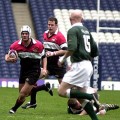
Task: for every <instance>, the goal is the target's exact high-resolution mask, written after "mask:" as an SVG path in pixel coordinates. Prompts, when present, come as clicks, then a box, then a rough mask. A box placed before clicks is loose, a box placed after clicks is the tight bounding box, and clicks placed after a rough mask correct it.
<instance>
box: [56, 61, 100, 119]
mask: <svg viewBox="0 0 120 120" xmlns="http://www.w3.org/2000/svg"><path fill="white" fill-rule="evenodd" d="M92 71H93V69H92V65H91V63H90V62H89V61H85V62H80V63H74V64H72V67H71V69H70V70H69V71H68V72H67V73H66V74H65V76H64V78H63V81H62V83H61V84H60V87H59V89H58V93H59V95H60V96H62V97H70V98H78V99H88V100H94V101H95V103H96V99H95V97H94V95H93V94H88V93H85V92H83V91H82V92H81V91H80V90H78V89H71V88H72V87H74V86H78V87H80V88H81V89H83V88H84V87H85V86H89V84H88V83H89V82H90V77H91V75H92ZM71 85H74V86H71ZM96 104H97V103H96ZM82 107H83V108H85V110H86V109H87V110H86V112H87V113H88V114H89V116H90V117H91V118H92V120H98V118H97V116H96V113H95V112H94V110H93V106H92V105H91V104H90V102H86V101H85V100H84V101H83V102H82ZM88 107H89V108H88ZM97 107H98V108H99V105H98V106H97Z"/></svg>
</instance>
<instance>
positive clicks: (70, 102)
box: [67, 98, 81, 109]
mask: <svg viewBox="0 0 120 120" xmlns="http://www.w3.org/2000/svg"><path fill="white" fill-rule="evenodd" d="M67 104H68V106H69V107H71V108H73V109H80V108H81V104H80V102H79V101H78V100H77V99H76V98H70V99H69V100H68V103H67Z"/></svg>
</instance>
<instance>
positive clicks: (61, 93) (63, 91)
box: [58, 89, 66, 97]
mask: <svg viewBox="0 0 120 120" xmlns="http://www.w3.org/2000/svg"><path fill="white" fill-rule="evenodd" d="M58 95H59V96H61V97H66V90H63V89H58Z"/></svg>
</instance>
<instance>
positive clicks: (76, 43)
mask: <svg viewBox="0 0 120 120" xmlns="http://www.w3.org/2000/svg"><path fill="white" fill-rule="evenodd" d="M67 42H68V50H69V51H73V54H72V56H71V62H72V63H74V62H80V61H83V60H91V59H92V58H94V57H96V56H98V47H97V44H96V42H95V41H94V39H93V37H92V35H91V33H90V32H89V31H88V29H87V28H86V27H84V26H82V24H80V25H73V26H72V28H70V29H69V30H68V33H67Z"/></svg>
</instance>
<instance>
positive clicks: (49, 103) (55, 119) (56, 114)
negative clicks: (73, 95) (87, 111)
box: [0, 88, 120, 120]
mask: <svg viewBox="0 0 120 120" xmlns="http://www.w3.org/2000/svg"><path fill="white" fill-rule="evenodd" d="M99 94H100V102H101V103H113V104H118V105H119V104H120V91H99ZM17 97H18V89H16V88H0V120H90V117H89V116H88V115H85V116H79V115H71V114H67V98H61V97H59V96H58V95H57V90H56V89H54V96H50V95H49V94H48V93H47V92H45V91H41V92H38V94H37V107H36V109H27V110H23V109H22V108H21V107H20V108H19V109H18V111H17V112H16V113H15V114H13V115H11V114H9V113H8V111H9V109H10V108H11V107H12V106H13V105H14V103H15V101H16V98H17ZM28 101H29V97H28V98H27V99H26V102H28ZM26 102H25V103H26ZM98 118H99V120H119V119H120V109H117V110H111V111H108V112H107V113H106V115H102V116H98Z"/></svg>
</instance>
